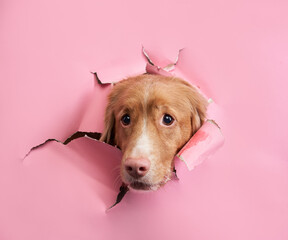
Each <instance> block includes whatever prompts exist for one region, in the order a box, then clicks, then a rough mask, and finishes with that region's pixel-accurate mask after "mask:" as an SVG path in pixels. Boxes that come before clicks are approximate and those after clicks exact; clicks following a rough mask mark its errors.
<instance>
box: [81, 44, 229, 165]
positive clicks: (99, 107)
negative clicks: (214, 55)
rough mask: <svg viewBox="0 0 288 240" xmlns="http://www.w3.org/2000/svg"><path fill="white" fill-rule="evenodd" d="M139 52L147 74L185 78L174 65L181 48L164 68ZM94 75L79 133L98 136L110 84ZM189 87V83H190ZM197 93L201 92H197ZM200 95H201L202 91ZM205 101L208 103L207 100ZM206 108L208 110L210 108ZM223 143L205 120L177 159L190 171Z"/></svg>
mask: <svg viewBox="0 0 288 240" xmlns="http://www.w3.org/2000/svg"><path fill="white" fill-rule="evenodd" d="M142 51H143V55H144V56H145V57H146V60H147V64H146V72H147V73H150V74H159V75H164V76H174V75H175V74H177V76H178V75H180V77H182V78H184V79H186V78H185V77H183V76H181V75H182V74H181V71H179V69H177V63H178V59H179V58H181V56H180V53H181V52H182V49H181V50H180V51H179V53H178V56H177V57H176V60H175V62H171V63H169V64H168V65H167V66H164V67H160V66H156V65H155V64H154V63H153V60H152V59H151V58H150V57H149V55H148V53H147V52H146V51H145V49H144V48H143V49H142ZM94 75H95V78H96V79H95V87H94V94H93V97H92V99H91V103H90V105H89V106H88V107H87V110H86V112H85V114H84V117H83V119H82V122H81V124H80V127H79V131H83V132H97V133H101V132H102V131H103V128H104V113H105V106H106V104H107V96H108V94H109V93H110V91H111V89H112V87H113V84H114V83H109V81H107V80H105V81H103V82H104V83H103V82H102V81H101V80H102V79H101V80H100V79H99V78H98V75H97V74H96V73H94ZM104 75H105V74H104ZM118 78H119V77H118ZM113 79H117V78H113ZM119 80H120V79H119ZM186 80H187V79H186ZM190 84H192V83H191V82H190ZM192 85H193V84H192ZM197 89H198V88H197ZM198 90H199V92H201V91H200V89H198ZM201 94H202V95H204V96H205V94H203V93H202V92H201ZM205 97H206V96H205ZM206 98H207V97H206ZM208 102H211V101H209V100H208ZM209 108H211V105H210V106H209ZM213 117H214V116H213ZM223 142H224V137H223V135H222V133H221V130H220V128H219V127H218V125H217V124H216V123H215V121H212V120H207V121H206V122H205V123H204V125H203V126H202V127H201V128H200V129H199V130H198V131H197V132H196V134H195V135H194V136H193V137H192V138H191V139H190V140H189V141H188V143H187V144H186V145H185V146H184V147H183V148H182V149H181V150H180V151H179V153H178V154H177V156H178V157H179V158H180V159H181V160H182V161H184V162H185V164H186V166H187V167H188V169H189V170H192V169H193V168H194V167H195V166H196V165H199V164H200V163H201V162H203V161H204V160H205V159H207V158H208V157H210V156H211V155H212V154H213V153H215V152H216V151H217V150H218V149H219V148H220V147H221V145H222V144H223Z"/></svg>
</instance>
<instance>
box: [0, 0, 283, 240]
mask: <svg viewBox="0 0 288 240" xmlns="http://www.w3.org/2000/svg"><path fill="white" fill-rule="evenodd" d="M0 5H1V6H0V35H1V37H0V53H1V54H0V66H1V67H0V68H1V71H0V83H1V86H0V132H1V135H0V146H1V147H0V239H1V240H26V239H29V240H38V239H41V240H48V239H61V240H66V239H67V240H70V239H84V240H90V239H91V240H92V239H93V240H94V239H97V240H110V239H111V240H113V239H119V240H122V239H125V240H129V239H135V238H137V239H139V240H144V239H145V240H146V239H168V240H170V239H171V240H172V239H181V240H182V239H183V240H186V239H187V240H190V239H197V240H211V239H221V240H230V239H237V240H238V239H239V240H242V239H245V240H255V239H256V240H258V239H261V240H271V239H277V240H286V239H288V227H287V226H288V225H287V223H288V208H287V206H288V161H287V159H288V157H287V156H288V148H287V136H288V127H287V124H286V119H287V118H288V108H287V107H286V103H287V102H288V98H287V87H288V85H287V79H288V60H287V53H288V45H287V42H288V32H287V26H288V16H287V9H288V2H287V1H277V0H276V1H275V0H273V1H272V0H266V1H259V0H250V1H245V0H244V1H228V0H218V1H212V0H207V1H169V0H168V1H150V0H147V1H145V2H142V3H141V2H138V1H132V0H127V1H109V0H108V1H102V2H100V1H95V0H94V1H92V0H84V1H81V2H77V1H67V0H63V1H56V0H50V1H36V0H28V1H15V0H9V1H8V0H2V1H1V4H0ZM142 46H145V49H146V50H147V52H148V54H149V56H150V57H151V58H152V60H153V63H154V64H155V65H157V66H160V67H162V68H164V67H165V66H167V65H168V64H171V63H173V62H175V59H176V56H177V54H178V51H179V49H181V48H184V49H185V51H184V50H183V51H181V53H180V56H181V57H180V58H179V61H178V62H177V65H176V68H175V69H174V70H172V71H171V72H170V73H171V74H175V75H177V76H180V77H182V78H184V79H187V80H188V81H192V82H191V83H192V84H193V85H194V86H197V87H200V88H201V89H200V90H201V92H202V93H205V95H206V96H207V97H208V98H212V99H213V102H214V103H213V104H214V106H215V107H216V108H214V109H210V110H209V111H210V112H209V117H208V118H210V119H215V120H216V122H217V124H218V125H219V126H220V127H221V131H222V132H223V135H224V136H225V144H224V145H223V146H222V147H221V148H220V149H219V150H218V151H217V152H216V153H215V154H214V155H213V157H212V158H211V159H209V160H208V161H204V162H203V163H202V164H200V165H199V166H198V167H196V168H195V169H194V170H193V171H189V170H188V169H187V167H186V166H185V164H183V162H182V161H180V160H176V165H177V166H176V167H177V175H178V177H179V180H173V181H169V182H168V183H167V184H166V185H165V187H164V188H162V189H159V191H156V192H151V193H147V194H137V193H134V192H128V193H127V195H126V196H125V197H124V199H123V200H122V202H121V203H120V204H119V205H117V206H116V207H115V208H113V209H112V210H111V211H109V212H108V213H107V212H106V209H107V208H108V207H109V206H111V204H113V203H114V201H115V196H116V195H117V193H118V190H119V186H120V184H121V182H120V181H119V180H120V179H119V178H118V177H117V176H119V175H118V171H119V169H118V166H119V162H120V159H121V153H120V151H119V150H118V149H117V148H114V147H112V146H109V145H106V144H102V143H99V142H96V141H93V140H91V139H86V138H82V139H78V140H75V141H73V142H71V143H70V144H69V145H68V146H63V145H61V144H59V143H56V142H51V143H48V144H47V145H46V146H45V147H44V148H41V149H38V150H36V151H34V152H33V153H31V154H30V156H29V157H28V158H26V159H25V161H24V162H23V161H22V157H23V156H24V155H25V153H26V152H27V150H29V149H30V147H31V146H34V145H37V144H38V143H40V142H43V141H44V140H45V139H47V138H51V137H53V138H57V139H59V140H63V139H65V138H67V136H70V135H71V134H72V133H74V132H75V131H77V130H78V129H79V127H80V125H81V121H82V119H83V115H84V114H85V111H86V109H87V108H89V105H90V103H91V97H93V96H92V91H94V90H93V84H94V82H93V81H94V76H93V74H91V72H94V71H97V73H98V74H99V78H100V79H103V81H107V82H115V81H119V80H120V79H122V78H123V77H127V76H130V75H134V74H141V73H143V71H145V66H146V63H147V61H146V59H145V57H144V56H143V55H142V53H141V47H142ZM104 79H105V80H104ZM103 103H104V102H103ZM99 104H100V103H99ZM211 107H212V105H211ZM212 117H213V118H212ZM98 120H99V121H100V118H99V119H97V121H98ZM90 124H92V123H90V122H89V123H87V124H85V125H84V123H83V129H84V127H85V126H88V125H89V126H90ZM85 129H86V127H85ZM99 130H100V128H99ZM110 154H111V155H110Z"/></svg>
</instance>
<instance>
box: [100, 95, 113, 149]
mask: <svg viewBox="0 0 288 240" xmlns="http://www.w3.org/2000/svg"><path fill="white" fill-rule="evenodd" d="M112 105H113V102H112V101H111V98H109V99H108V105H107V107H106V111H105V120H104V131H103V133H102V135H101V138H100V141H101V142H106V143H108V144H111V145H115V117H114V112H113V106H112Z"/></svg>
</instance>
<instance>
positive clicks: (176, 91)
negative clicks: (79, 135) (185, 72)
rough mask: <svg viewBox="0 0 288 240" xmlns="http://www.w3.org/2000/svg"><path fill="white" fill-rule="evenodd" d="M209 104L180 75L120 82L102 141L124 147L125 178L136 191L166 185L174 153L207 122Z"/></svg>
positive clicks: (112, 95) (108, 110) (110, 100)
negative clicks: (178, 76)
mask: <svg viewBox="0 0 288 240" xmlns="http://www.w3.org/2000/svg"><path fill="white" fill-rule="evenodd" d="M206 107H207V101H206V99H205V98H204V97H203V96H202V95H201V94H200V93H199V92H198V91H197V90H196V89H195V88H194V87H192V86H191V85H190V84H188V83H187V82H185V81H184V80H182V79H179V78H175V77H165V76H160V75H149V74H144V75H140V76H136V77H130V78H127V79H125V80H122V81H120V82H119V83H117V84H115V86H114V87H113V89H112V92H111V93H110V95H109V98H108V105H107V108H106V113H105V129H104V132H103V134H102V136H101V139H100V140H101V141H104V142H107V143H109V144H113V145H117V146H118V147H119V148H120V149H121V151H122V153H123V158H122V162H121V178H122V181H123V182H124V183H125V184H127V185H128V187H129V188H132V189H136V190H156V189H158V188H159V187H160V186H162V185H164V184H165V183H166V182H167V181H168V180H169V179H170V177H171V174H172V171H173V168H174V163H173V159H174V156H175V154H176V153H177V152H178V151H179V150H180V149H181V148H182V147H183V146H184V144H185V143H186V142H187V141H188V140H189V139H190V138H191V137H192V135H193V134H194V133H195V132H196V131H197V130H198V129H199V128H200V126H201V125H202V124H203V122H204V120H205V115H206Z"/></svg>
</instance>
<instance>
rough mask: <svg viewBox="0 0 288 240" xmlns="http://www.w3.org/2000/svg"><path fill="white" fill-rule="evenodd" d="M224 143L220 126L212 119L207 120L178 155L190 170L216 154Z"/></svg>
mask: <svg viewBox="0 0 288 240" xmlns="http://www.w3.org/2000/svg"><path fill="white" fill-rule="evenodd" d="M223 143H224V138H223V135H222V133H221V130H220V128H219V127H218V126H217V124H216V123H215V122H213V121H211V120H208V121H206V122H205V123H204V124H203V125H202V127H201V128H200V129H199V130H198V131H197V132H196V133H195V135H193V137H192V138H191V139H190V140H189V142H188V143H186V145H185V146H184V147H183V148H182V149H181V150H180V152H179V153H178V154H177V156H178V157H179V158H180V159H181V160H182V161H184V162H185V164H186V165H187V167H188V169H189V170H192V169H193V168H194V167H195V166H197V165H199V164H200V163H202V162H203V161H204V160H205V159H207V158H209V157H210V156H211V155H212V154H214V153H215V152H216V151H217V150H218V148H219V147H221V145H222V144H223Z"/></svg>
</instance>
